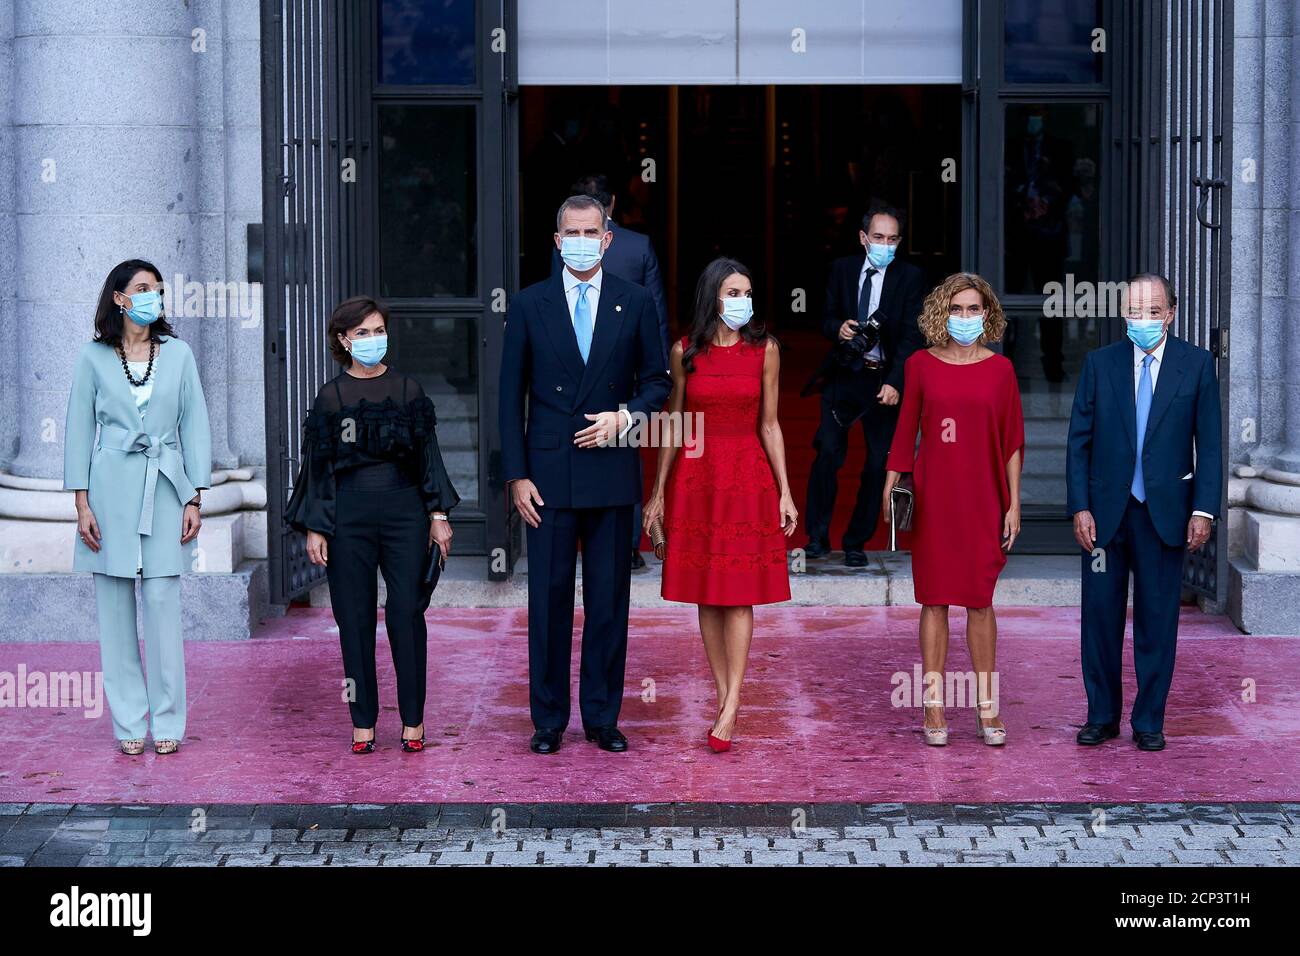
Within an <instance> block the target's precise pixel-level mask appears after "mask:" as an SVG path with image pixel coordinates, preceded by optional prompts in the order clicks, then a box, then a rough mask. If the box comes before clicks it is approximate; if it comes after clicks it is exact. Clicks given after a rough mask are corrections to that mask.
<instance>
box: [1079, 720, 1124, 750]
mask: <svg viewBox="0 0 1300 956" xmlns="http://www.w3.org/2000/svg"><path fill="white" fill-rule="evenodd" d="M1118 736H1119V724H1084V725H1083V727H1082V728H1081V729H1080V730H1079V733H1078V734H1077V735H1076V736H1075V738H1074V740H1075V742H1076V743H1078V744H1081V745H1083V746H1084V747H1095V746H1096V745H1097V744H1104V743H1105V742H1106V741H1108V740H1114V739H1115V738H1116V737H1118Z"/></svg>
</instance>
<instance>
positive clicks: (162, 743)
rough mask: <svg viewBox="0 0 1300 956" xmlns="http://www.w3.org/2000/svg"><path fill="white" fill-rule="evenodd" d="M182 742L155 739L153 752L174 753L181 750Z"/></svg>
mask: <svg viewBox="0 0 1300 956" xmlns="http://www.w3.org/2000/svg"><path fill="white" fill-rule="evenodd" d="M180 747H181V742H180V741H179V740H155V741H154V742H153V752H154V753H156V754H174V753H175V752H176V751H177V750H180Z"/></svg>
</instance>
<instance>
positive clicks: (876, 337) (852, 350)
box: [835, 310, 880, 370]
mask: <svg viewBox="0 0 1300 956" xmlns="http://www.w3.org/2000/svg"><path fill="white" fill-rule="evenodd" d="M853 327H854V330H855V331H854V333H853V338H851V339H848V340H841V341H840V342H839V343H837V345H836V349H835V359H836V361H838V362H839V364H840V365H842V366H843V367H845V368H848V369H853V370H857V369H860V368H862V367H863V365H864V364H865V361H866V357H867V356H868V355H869V354H870V353H871V350H872V349H874V348H875V347H876V344H877V343H878V342H879V341H880V312H879V310H877V311H875V312H872V313H871V314H870V315H869V316H867V320H866V321H865V322H863V321H862V320H860V319H856V320H854V322H853Z"/></svg>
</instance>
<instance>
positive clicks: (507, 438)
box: [500, 196, 672, 754]
mask: <svg viewBox="0 0 1300 956" xmlns="http://www.w3.org/2000/svg"><path fill="white" fill-rule="evenodd" d="M611 239H612V237H611V235H610V232H609V229H608V228H607V226H606V217H605V209H604V207H603V206H602V205H601V204H600V203H599V202H598V201H597V200H595V199H592V198H591V197H589V196H571V197H569V198H568V199H566V200H565V201H564V203H563V205H561V206H560V210H559V213H558V214H557V216H556V232H555V244H556V247H557V248H558V249H559V250H560V254H561V255H562V256H563V258H564V263H565V265H564V269H563V271H562V272H561V273H560V274H559V275H555V276H551V277H550V278H549V279H546V280H544V281H542V282H538V283H535V284H534V285H530V286H528V287H527V288H525V289H523V290H521V291H520V292H519V293H518V294H517V295H516V296H515V297H514V301H513V302H511V304H510V309H509V311H508V312H507V313H506V330H505V343H504V346H503V349H502V356H501V380H500V395H501V414H500V427H501V466H502V471H503V477H504V479H505V481H506V482H507V483H508V485H509V489H510V492H509V493H510V496H511V499H512V501H513V503H514V506H515V508H516V509H517V510H518V511H519V512H520V513H521V514H522V515H523V517H524V521H525V522H526V523H527V525H528V528H527V535H528V671H529V690H530V693H529V701H530V706H531V711H532V718H533V725H534V727H535V728H536V733H534V734H533V739H532V743H531V747H532V750H533V752H534V753H543V754H551V753H555V752H556V751H558V750H559V749H560V743H561V740H562V738H563V735H564V730H565V728H566V726H567V725H568V722H569V701H570V698H569V661H570V650H571V647H572V643H573V598H574V583H575V577H574V576H575V573H576V560H577V551H578V544H579V542H581V544H582V585H583V587H582V606H583V612H584V621H583V626H582V668H581V679H580V683H579V692H578V703H579V708H580V710H581V713H582V724H583V729H584V731H585V732H586V735H587V739H588V740H594V741H596V742H597V743H598V744H599V745H600V747H601V749H602V750H609V751H614V752H620V751H623V750H626V749H627V738H626V737H624V736H623V734H622V733H621V732H620V731H619V729H618V714H619V709H620V706H621V705H622V701H623V664H624V659H625V657H626V654H627V618H628V607H629V603H630V596H631V571H632V569H631V561H630V555H629V553H628V547H627V543H628V540H629V539H630V538H631V536H632V506H633V505H634V504H636V503H638V502H640V501H641V482H640V480H639V477H638V476H639V471H638V467H637V465H638V460H639V454H638V449H636V448H634V447H632V446H631V445H629V444H627V443H626V441H624V440H623V439H624V437H625V436H626V434H627V431H628V429H629V428H630V427H631V425H632V422H633V416H635V415H650V414H652V413H654V412H657V411H659V410H660V409H661V408H662V407H663V404H664V402H665V401H666V400H667V398H668V393H669V391H670V389H671V387H672V382H671V378H670V377H669V373H668V362H667V359H666V358H665V357H664V348H663V341H662V339H661V338H660V335H659V328H658V323H657V322H656V320H655V310H654V304H653V302H652V301H651V299H650V294H649V293H648V292H646V290H645V289H643V288H641V287H640V286H638V285H635V284H633V283H631V282H628V281H626V280H624V279H620V278H619V277H618V276H615V275H612V274H609V273H606V272H605V270H604V269H603V268H602V263H601V259H602V256H603V255H604V253H605V251H606V250H607V249H608V248H609V245H610V241H611ZM525 398H526V399H527V400H528V403H527V417H526V419H525V405H524V402H525Z"/></svg>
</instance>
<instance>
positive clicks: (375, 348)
mask: <svg viewBox="0 0 1300 956" xmlns="http://www.w3.org/2000/svg"><path fill="white" fill-rule="evenodd" d="M348 341H349V342H350V343H351V352H352V357H353V358H354V359H355V360H356V361H358V362H360V363H361V364H362V365H364V366H365V367H366V368H373V367H374V366H376V365H378V364H379V363H380V362H382V361H383V360H384V355H385V354H386V353H387V352H388V336H387V335H366V336H363V337H361V338H359V339H349V340H348Z"/></svg>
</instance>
